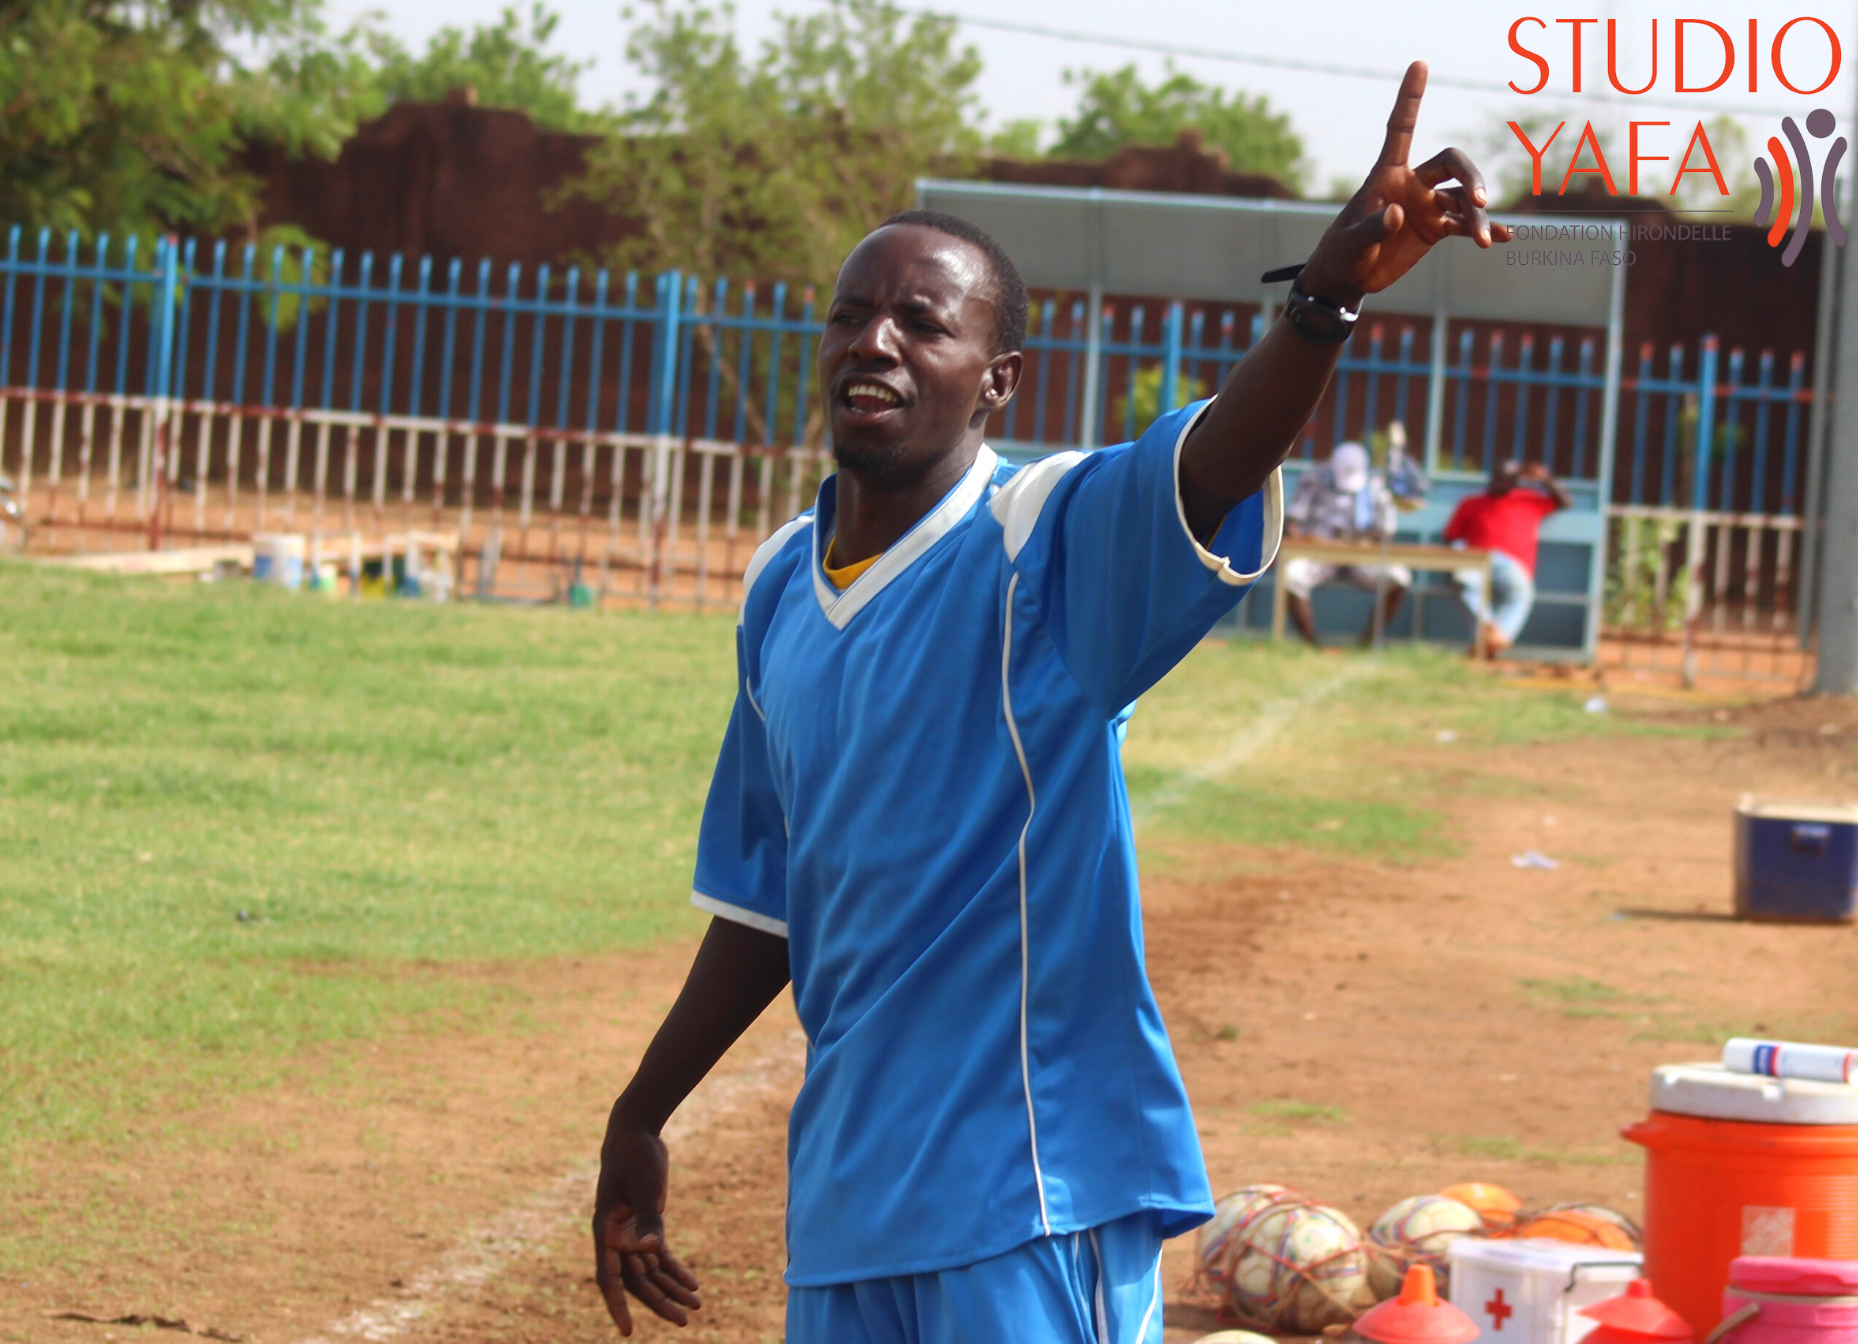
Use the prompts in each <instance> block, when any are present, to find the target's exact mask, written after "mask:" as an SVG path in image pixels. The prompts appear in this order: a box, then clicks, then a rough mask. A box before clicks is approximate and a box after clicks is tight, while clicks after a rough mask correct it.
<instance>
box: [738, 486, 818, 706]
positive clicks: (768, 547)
mask: <svg viewBox="0 0 1858 1344" xmlns="http://www.w3.org/2000/svg"><path fill="white" fill-rule="evenodd" d="M812 525H813V515H812V513H811V511H809V512H806V513H803V514H801V515H800V516H799V517H798V518H790V519H788V520H787V521H786V522H784V523H782V524H781V525H780V526H779V527H777V528H775V529H774V535H773V536H771V537H769V538H768V539H767V540H766V541H764V542H762V543H761V545H759V546H757V547H756V548H755V553H754V554H753V555H751V556H749V557H748V568H747V569H745V570H743V571H742V605H741V607H740V608H738V609H737V611H736V618H735V623H736V624H737V625H740V624H742V617H743V616H744V615H745V614H746V613H747V611H748V593H749V590H750V589H751V588H753V587H754V586H755V580H756V579H758V578H760V577H761V571H762V570H764V569H766V568H767V567H768V562H769V561H770V560H772V559H774V557H775V556H776V555H778V554H780V550H781V547H783V546H785V545H786V544H787V538H789V537H791V536H792V535H793V534H794V533H796V532H798V531H799V530H800V529H801V528H803V527H811V526H812ZM756 712H757V713H760V710H759V709H757V710H756ZM763 717H764V718H765V717H766V715H763Z"/></svg>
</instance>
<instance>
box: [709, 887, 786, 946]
mask: <svg viewBox="0 0 1858 1344" xmlns="http://www.w3.org/2000/svg"><path fill="white" fill-rule="evenodd" d="M690 903H691V904H692V905H694V906H696V907H697V909H699V910H707V911H708V912H709V913H710V914H712V915H715V916H716V917H717V918H719V919H726V920H729V921H730V922H731V923H735V924H746V925H747V926H748V927H749V928H751V929H760V930H761V931H762V932H763V933H772V934H774V935H775V936H776V937H779V938H785V937H786V936H787V921H786V920H784V919H772V918H770V917H769V916H767V915H763V914H758V913H757V912H755V911H753V910H748V909H745V908H743V907H742V906H739V905H731V904H730V903H729V902H728V901H719V900H717V899H716V898H715V897H714V896H705V895H704V894H703V893H702V892H700V891H698V890H697V889H696V888H695V887H692V888H691V891H690Z"/></svg>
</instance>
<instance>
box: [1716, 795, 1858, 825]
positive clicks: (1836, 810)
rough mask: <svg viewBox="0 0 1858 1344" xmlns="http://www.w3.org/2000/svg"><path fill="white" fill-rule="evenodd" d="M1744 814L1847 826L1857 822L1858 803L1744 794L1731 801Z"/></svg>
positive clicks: (1774, 819) (1781, 819) (1746, 815)
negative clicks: (1761, 796) (1733, 801)
mask: <svg viewBox="0 0 1858 1344" xmlns="http://www.w3.org/2000/svg"><path fill="white" fill-rule="evenodd" d="M1735 810H1736V811H1737V812H1740V813H1741V814H1742V815H1743V816H1745V817H1760V818H1763V819H1764V820H1771V821H1825V822H1832V823H1834V824H1835V825H1844V826H1850V825H1853V824H1855V823H1858V803H1833V802H1827V801H1826V800H1825V799H1812V798H1760V797H1757V796H1756V795H1754V794H1752V793H1745V794H1743V795H1742V796H1741V797H1740V798H1738V799H1736V800H1735Z"/></svg>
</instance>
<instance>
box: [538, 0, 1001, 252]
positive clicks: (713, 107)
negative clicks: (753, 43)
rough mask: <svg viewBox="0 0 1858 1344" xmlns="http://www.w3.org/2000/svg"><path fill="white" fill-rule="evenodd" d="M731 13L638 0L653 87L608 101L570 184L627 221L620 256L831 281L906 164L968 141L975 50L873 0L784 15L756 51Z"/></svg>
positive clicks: (909, 183) (937, 159)
mask: <svg viewBox="0 0 1858 1344" xmlns="http://www.w3.org/2000/svg"><path fill="white" fill-rule="evenodd" d="M626 15H627V17H628V18H629V19H630V18H633V17H634V12H633V11H631V10H628V11H626ZM734 17H735V16H734V11H733V9H732V8H730V7H729V6H728V5H727V4H723V5H720V6H712V5H709V4H706V3H703V0H650V3H649V4H647V5H646V6H645V8H644V9H643V11H642V17H641V18H640V19H639V21H638V22H637V23H636V26H635V27H634V28H633V31H632V33H631V35H630V39H629V41H628V43H627V58H628V60H630V61H631V63H632V64H633V65H634V66H635V67H637V69H638V70H639V71H640V72H641V73H642V74H643V75H644V76H645V77H646V78H647V80H648V81H649V82H650V84H651V85H652V92H651V93H650V94H649V96H645V97H640V98H634V99H632V100H631V101H629V103H628V104H627V106H626V107H625V108H624V109H623V110H622V111H621V112H620V114H619V117H618V122H619V126H618V129H619V133H618V134H616V135H614V136H613V137H611V138H610V139H609V140H608V141H607V142H606V144H605V145H604V146H602V147H601V148H600V149H599V150H597V151H596V152H595V153H594V154H593V155H591V156H590V159H589V169H588V173H587V175H586V176H585V177H584V178H583V179H582V181H581V182H580V183H579V184H578V185H577V187H576V188H575V189H574V192H575V194H577V195H582V196H586V197H588V198H590V199H593V200H596V201H599V202H600V203H602V204H604V205H606V206H608V207H610V208H613V209H617V210H620V211H623V212H625V213H626V214H628V215H631V216H633V217H634V218H636V219H637V220H638V221H639V222H640V226H641V229H640V232H639V233H638V234H637V235H636V236H635V237H632V238H629V239H627V240H625V241H624V242H622V243H621V244H620V245H619V246H618V247H617V248H615V249H614V250H613V252H612V253H611V254H610V255H609V256H608V257H607V258H605V260H608V261H610V262H612V263H614V264H616V265H619V266H636V267H641V268H648V269H649V268H662V267H680V268H683V269H686V270H691V271H695V272H697V273H698V274H702V275H740V276H756V277H760V278H763V279H770V278H785V279H788V280H793V281H801V282H813V283H825V282H828V281H830V279H831V278H832V275H833V273H834V271H835V270H836V268H837V266H838V263H839V261H840V260H841V259H842V258H843V257H844V255H845V253H846V251H847V250H849V249H850V247H851V246H852V245H853V244H854V243H855V242H856V241H857V240H858V239H859V238H860V237H862V236H863V234H864V233H865V232H866V231H867V230H869V229H870V228H871V227H872V225H874V224H875V223H877V222H878V221H879V220H881V219H883V218H884V217H885V216H886V215H888V214H891V213H893V212H895V211H897V210H903V209H908V208H909V207H910V205H911V204H912V203H913V201H914V196H915V187H914V184H915V181H916V179H917V178H918V177H920V176H922V175H923V174H925V173H928V172H930V171H947V170H953V169H959V168H960V167H961V166H962V165H964V164H965V163H966V162H968V161H969V160H971V158H972V156H973V155H974V154H975V153H976V152H977V151H978V149H979V148H980V133H979V132H978V130H976V129H975V126H974V119H975V112H976V107H975V99H974V94H973V91H972V90H973V85H974V81H975V79H976V77H977V76H978V75H979V74H980V68H981V66H980V59H979V57H978V56H977V55H976V54H975V52H974V50H973V49H972V48H968V47H957V46H956V43H955V27H956V25H955V22H954V21H953V20H951V19H946V18H941V17H937V16H932V15H926V14H925V15H911V16H906V15H905V14H904V13H902V12H901V11H899V10H897V9H895V8H892V7H890V6H888V5H886V4H883V3H881V0H832V3H831V5H830V6H829V8H827V9H826V10H824V11H823V12H820V13H815V14H807V15H805V16H801V17H790V16H782V17H781V18H780V20H779V23H780V27H779V31H778V33H777V34H776V36H775V37H773V38H771V39H770V40H769V41H768V42H767V43H766V45H765V46H764V48H763V49H762V51H761V53H760V55H759V56H758V57H754V58H751V57H749V56H748V55H746V54H745V53H744V52H743V51H742V49H741V47H740V45H739V44H738V43H737V41H736V38H735V33H734Z"/></svg>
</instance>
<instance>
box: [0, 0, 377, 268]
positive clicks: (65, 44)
mask: <svg viewBox="0 0 1858 1344" xmlns="http://www.w3.org/2000/svg"><path fill="white" fill-rule="evenodd" d="M378 106H379V94H378V92H377V89H376V83H375V78H374V72H373V69H372V67H371V66H370V65H369V64H368V61H367V59H366V55H365V52H364V50H363V44H362V42H361V40H360V34H359V33H358V32H356V31H354V30H351V31H350V32H348V33H345V34H342V35H341V36H339V37H338V36H333V35H332V34H331V33H330V32H329V30H328V28H327V25H326V24H325V22H324V19H323V14H322V10H321V6H320V0H7V3H5V4H4V5H0V221H4V222H7V223H18V224H24V225H27V226H29V227H33V226H41V225H43V226H49V227H51V228H53V229H55V230H58V231H63V230H66V229H77V230H79V231H81V232H84V233H86V234H94V233H96V232H100V231H103V230H108V231H110V232H112V233H115V234H117V235H119V236H120V235H124V234H130V233H139V234H149V233H154V232H157V231H160V230H163V229H169V228H174V229H181V230H186V231H192V232H200V233H216V232H222V231H225V230H228V229H232V228H236V227H239V226H241V225H243V226H247V227H249V226H250V224H251V221H252V219H253V217H254V215H255V213H256V205H257V191H258V185H259V184H258V182H257V181H256V180H255V179H254V178H252V177H251V176H250V175H249V174H246V173H243V172H241V171H240V169H239V167H238V155H239V151H240V150H241V148H242V147H243V146H244V145H245V144H247V143H248V142H251V141H268V142H270V143H274V144H279V145H282V146H283V147H285V148H286V149H287V150H288V151H290V152H291V153H293V154H303V153H313V154H322V155H332V154H334V153H335V151H336V150H337V148H338V147H339V146H340V145H341V142H342V140H343V138H344V137H345V136H347V135H348V134H349V133H350V132H351V131H352V130H353V128H354V125H355V121H356V119H357V118H358V117H359V116H362V115H366V114H367V113H369V112H371V111H372V110H374V109H375V108H376V107H378Z"/></svg>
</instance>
